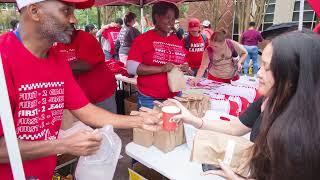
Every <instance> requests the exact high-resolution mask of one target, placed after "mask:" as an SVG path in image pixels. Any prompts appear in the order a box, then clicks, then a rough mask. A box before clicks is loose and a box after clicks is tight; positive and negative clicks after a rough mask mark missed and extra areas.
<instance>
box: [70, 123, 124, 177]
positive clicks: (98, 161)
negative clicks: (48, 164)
mask: <svg viewBox="0 0 320 180" xmlns="http://www.w3.org/2000/svg"><path fill="white" fill-rule="evenodd" d="M99 132H100V133H101V134H102V136H103V137H102V144H101V146H100V149H99V150H98V151H97V152H96V153H95V154H93V155H90V156H81V157H80V159H79V162H78V165H77V168H76V172H75V177H76V179H77V180H93V179H94V180H112V178H113V175H114V172H115V170H116V167H117V163H118V159H119V156H120V151H121V139H120V138H119V136H118V135H117V134H116V133H115V132H114V131H113V127H112V126H105V127H103V128H101V129H99Z"/></svg>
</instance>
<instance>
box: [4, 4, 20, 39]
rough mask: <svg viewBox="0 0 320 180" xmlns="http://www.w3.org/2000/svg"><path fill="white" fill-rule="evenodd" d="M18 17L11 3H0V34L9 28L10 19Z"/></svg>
mask: <svg viewBox="0 0 320 180" xmlns="http://www.w3.org/2000/svg"><path fill="white" fill-rule="evenodd" d="M14 19H17V20H18V19H19V17H18V13H17V12H16V10H15V7H14V5H13V4H9V3H8V4H7V3H4V4H0V34H1V33H2V32H5V31H8V30H10V28H11V26H10V21H12V20H14Z"/></svg>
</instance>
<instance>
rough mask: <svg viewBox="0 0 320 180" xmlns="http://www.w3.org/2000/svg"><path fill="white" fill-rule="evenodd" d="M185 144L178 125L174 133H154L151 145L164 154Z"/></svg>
mask: <svg viewBox="0 0 320 180" xmlns="http://www.w3.org/2000/svg"><path fill="white" fill-rule="evenodd" d="M185 142H186V141H185V135H184V128H183V125H182V124H180V125H179V126H178V127H177V130H175V131H164V130H161V131H158V132H155V133H154V142H153V145H154V146H155V147H157V148H158V149H160V150H161V151H162V152H164V153H167V152H170V151H172V150H173V149H174V148H175V147H177V146H179V145H181V144H184V143H185Z"/></svg>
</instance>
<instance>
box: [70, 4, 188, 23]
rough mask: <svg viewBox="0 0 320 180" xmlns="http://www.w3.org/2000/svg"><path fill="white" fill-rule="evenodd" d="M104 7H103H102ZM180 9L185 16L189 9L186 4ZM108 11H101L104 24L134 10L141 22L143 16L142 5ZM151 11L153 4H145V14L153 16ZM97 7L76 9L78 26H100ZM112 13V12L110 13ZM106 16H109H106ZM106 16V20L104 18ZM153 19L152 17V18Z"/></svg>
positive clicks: (109, 9) (113, 7)
mask: <svg viewBox="0 0 320 180" xmlns="http://www.w3.org/2000/svg"><path fill="white" fill-rule="evenodd" d="M101 9H102V8H101ZM179 9H180V17H182V18H183V16H184V14H185V13H186V12H187V11H188V6H187V5H186V4H182V5H179ZM106 11H107V13H108V14H109V15H106V14H102V13H104V12H103V11H101V18H102V19H101V21H102V24H107V23H110V22H112V21H114V20H115V19H116V18H122V17H124V15H125V14H126V13H127V12H133V13H135V14H136V15H137V20H138V22H139V23H140V18H141V12H140V7H139V6H134V5H130V6H109V7H107V8H106ZM151 11H152V6H144V7H143V12H144V15H148V16H149V17H151ZM97 12H98V11H97V8H96V7H93V8H90V9H87V10H76V11H75V15H76V17H77V19H78V25H77V27H78V28H84V26H85V25H87V24H94V25H95V26H96V27H98V13H97ZM110 13H111V14H110ZM106 16H108V17H107V18H106ZM103 18H105V19H106V20H105V21H106V22H105V21H104V20H103ZM150 20H151V18H150Z"/></svg>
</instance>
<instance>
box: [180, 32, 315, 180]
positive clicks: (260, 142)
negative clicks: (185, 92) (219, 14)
mask: <svg viewBox="0 0 320 180" xmlns="http://www.w3.org/2000/svg"><path fill="white" fill-rule="evenodd" d="M319 57H320V37H319V36H318V35H315V34H312V33H310V32H291V33H287V34H283V35H281V36H279V37H277V38H275V39H273V40H272V42H271V43H270V44H268V45H267V46H266V48H265V49H264V51H263V54H262V64H261V69H260V70H259V72H258V78H259V82H260V84H259V92H264V94H266V96H265V97H267V98H265V99H264V103H263V104H262V105H261V109H263V116H262V122H261V125H260V127H259V129H260V132H259V133H258V136H257V138H256V139H255V141H254V142H255V145H254V148H253V156H252V161H251V162H252V163H251V175H252V178H255V179H259V180H260V179H262V180H264V179H274V180H283V179H284V180H286V179H288V180H289V179H317V178H320V175H318V172H319V170H320V143H319V142H320V141H319V140H320V121H319V118H320V114H319V106H318V105H319V100H320V99H319V96H317V98H315V97H314V95H315V93H316V92H317V91H318V89H319V88H317V87H319V79H320V77H319V70H320V61H319ZM317 85H318V86H317ZM317 94H319V93H317ZM183 113H185V112H183ZM189 120H190V119H189ZM189 120H187V121H185V122H189ZM214 123H216V122H214ZM212 124H213V122H212ZM213 130H218V131H219V129H217V128H215V129H213ZM220 132H221V130H220ZM221 166H222V169H223V171H214V172H212V173H214V174H217V175H221V176H224V177H226V178H228V179H239V178H240V177H238V176H237V175H235V174H234V173H233V172H232V171H231V170H230V169H229V168H228V167H226V166H225V165H224V164H222V163H221Z"/></svg>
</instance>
